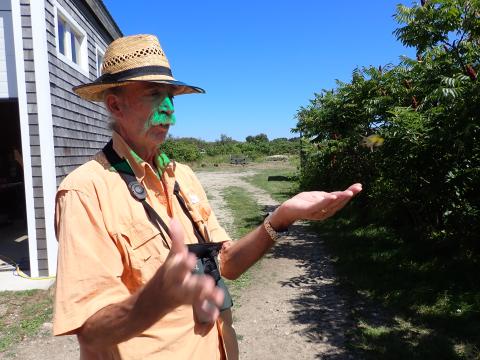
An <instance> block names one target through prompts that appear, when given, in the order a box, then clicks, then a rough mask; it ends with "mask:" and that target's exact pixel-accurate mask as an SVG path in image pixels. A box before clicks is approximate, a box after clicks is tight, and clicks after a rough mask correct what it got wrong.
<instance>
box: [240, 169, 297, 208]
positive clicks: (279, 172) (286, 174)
mask: <svg viewBox="0 0 480 360" xmlns="http://www.w3.org/2000/svg"><path fill="white" fill-rule="evenodd" d="M295 173H296V171H295V168H293V167H292V166H289V165H288V164H281V165H280V167H278V168H272V169H264V170H260V171H259V172H257V173H256V174H255V175H253V176H249V177H246V178H245V180H246V181H248V182H249V183H251V184H252V185H254V186H257V187H259V188H261V189H263V190H265V191H267V192H268V193H269V194H270V195H271V196H272V198H274V199H275V200H277V201H278V202H283V201H285V200H287V199H288V198H289V197H291V196H292V195H293V193H294V192H296V190H297V183H296V181H295V180H296V175H295Z"/></svg>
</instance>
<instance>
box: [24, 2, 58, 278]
mask: <svg viewBox="0 0 480 360" xmlns="http://www.w3.org/2000/svg"><path fill="white" fill-rule="evenodd" d="M30 11H31V21H32V43H33V57H34V59H35V61H34V69H35V86H36V94H37V112H38V132H39V137H40V156H41V165H42V185H43V204H44V210H45V211H44V212H45V232H46V237H47V257H48V275H49V276H53V275H55V274H56V272H57V240H56V238H55V231H54V223H53V222H54V213H55V193H56V189H57V180H56V174H55V147H54V143H53V122H52V99H51V94H50V72H49V68H48V49H47V25H46V19H45V1H44V0H35V1H30Z"/></svg>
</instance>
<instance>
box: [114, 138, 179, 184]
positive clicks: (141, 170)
mask: <svg viewBox="0 0 480 360" xmlns="http://www.w3.org/2000/svg"><path fill="white" fill-rule="evenodd" d="M112 140H113V150H115V152H116V153H117V154H118V156H120V157H121V158H122V159H125V160H126V161H127V162H128V164H129V165H130V168H131V169H132V171H133V173H134V174H135V177H136V178H137V179H138V180H139V181H143V178H144V177H145V173H146V172H147V171H151V172H152V173H153V174H157V171H156V170H155V169H152V167H151V166H150V164H149V163H147V162H146V161H144V160H143V159H142V158H141V157H140V156H139V155H138V154H137V153H136V152H135V151H133V149H132V148H131V147H130V146H129V145H128V144H127V143H126V142H125V140H124V139H123V138H122V136H121V135H120V134H119V133H117V132H116V131H113V135H112ZM155 165H157V168H158V171H159V172H160V174H157V175H158V176H159V177H160V176H161V175H162V174H163V172H164V171H165V169H168V168H170V167H171V166H172V163H171V162H170V159H169V158H168V157H167V155H166V154H165V153H163V152H160V151H159V152H158V153H157V156H156V157H155ZM168 172H170V171H168Z"/></svg>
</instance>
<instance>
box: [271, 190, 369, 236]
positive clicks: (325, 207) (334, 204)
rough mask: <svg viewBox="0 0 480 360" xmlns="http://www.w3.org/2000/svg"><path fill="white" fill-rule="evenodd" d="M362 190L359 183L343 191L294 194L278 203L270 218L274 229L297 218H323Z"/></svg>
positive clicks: (285, 226)
mask: <svg viewBox="0 0 480 360" xmlns="http://www.w3.org/2000/svg"><path fill="white" fill-rule="evenodd" d="M360 191H362V185H361V184H353V185H351V186H350V187H349V188H348V189H346V190H343V191H333V192H324V191H309V192H302V193H300V194H297V195H295V196H294V197H292V198H291V199H288V200H287V201H285V202H284V203H283V204H282V205H280V206H279V207H278V208H277V209H276V210H275V212H274V213H273V214H272V216H271V218H270V223H271V224H272V226H273V228H274V229H277V230H281V229H286V228H287V227H288V226H290V225H291V224H293V223H294V222H295V221H297V220H325V219H327V218H329V217H331V216H333V215H334V214H335V213H336V212H337V211H338V210H340V209H342V208H343V207H344V206H345V205H346V204H347V203H348V202H349V201H350V200H351V199H352V198H353V197H354V196H355V195H357V194H358V193H359V192H360Z"/></svg>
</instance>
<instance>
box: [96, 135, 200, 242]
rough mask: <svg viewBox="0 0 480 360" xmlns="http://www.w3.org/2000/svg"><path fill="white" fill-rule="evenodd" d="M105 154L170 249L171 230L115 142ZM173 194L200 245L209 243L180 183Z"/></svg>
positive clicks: (107, 147) (110, 144) (105, 149)
mask: <svg viewBox="0 0 480 360" xmlns="http://www.w3.org/2000/svg"><path fill="white" fill-rule="evenodd" d="M102 151H103V153H104V154H105V157H106V158H107V160H108V162H109V163H110V165H112V167H113V168H114V169H115V170H117V172H118V174H119V175H120V176H121V178H122V179H123V180H124V181H125V183H126V184H127V187H128V189H129V190H130V194H132V196H133V197H134V198H135V199H137V200H138V201H140V202H141V203H142V205H143V207H144V208H145V212H146V213H147V216H148V219H149V220H150V222H151V223H152V224H153V225H155V226H156V227H157V229H158V230H159V231H160V234H161V236H162V239H163V244H164V245H165V247H167V248H168V249H170V245H169V244H168V242H167V239H166V238H165V235H164V233H163V232H162V229H163V231H164V232H165V233H166V234H167V235H168V236H170V230H169V229H168V226H167V224H166V223H165V221H163V219H162V218H161V217H160V215H158V213H157V212H156V211H155V209H154V208H153V207H152V206H151V205H150V204H149V203H148V202H147V200H146V198H147V192H146V190H145V188H144V187H143V185H142V184H140V183H139V182H138V181H137V178H136V177H135V174H134V173H133V171H132V168H131V167H130V165H129V164H128V162H127V161H126V160H124V159H122V158H120V156H118V154H117V153H116V152H115V150H114V149H113V141H112V140H110V141H109V142H108V144H107V145H105V147H104V148H103V150H102ZM173 193H174V194H175V197H176V198H177V200H178V203H179V204H180V207H181V208H182V210H183V212H184V213H185V215H187V217H188V218H189V220H190V221H191V223H192V225H193V231H194V233H195V236H196V237H197V240H198V242H199V243H206V242H207V241H206V240H205V238H204V237H203V234H202V233H201V232H200V231H199V229H197V224H196V222H195V221H194V220H193V218H192V214H190V211H189V210H188V207H187V204H186V203H185V200H184V199H183V197H182V195H181V194H180V185H179V183H178V182H177V181H176V180H175V185H174V188H173Z"/></svg>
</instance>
